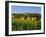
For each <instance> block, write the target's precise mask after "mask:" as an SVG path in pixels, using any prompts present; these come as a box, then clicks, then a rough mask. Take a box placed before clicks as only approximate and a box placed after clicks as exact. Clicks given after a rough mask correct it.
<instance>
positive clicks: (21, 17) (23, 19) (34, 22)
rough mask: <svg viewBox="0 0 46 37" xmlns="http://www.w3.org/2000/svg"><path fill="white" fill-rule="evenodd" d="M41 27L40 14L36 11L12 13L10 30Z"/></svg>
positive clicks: (37, 28)
mask: <svg viewBox="0 0 46 37" xmlns="http://www.w3.org/2000/svg"><path fill="white" fill-rule="evenodd" d="M39 29H41V15H40V14H36V13H24V14H12V31H23V30H39Z"/></svg>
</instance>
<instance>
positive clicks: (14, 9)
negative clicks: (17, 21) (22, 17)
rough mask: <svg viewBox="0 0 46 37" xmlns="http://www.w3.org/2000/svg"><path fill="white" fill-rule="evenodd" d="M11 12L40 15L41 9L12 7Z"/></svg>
mask: <svg viewBox="0 0 46 37" xmlns="http://www.w3.org/2000/svg"><path fill="white" fill-rule="evenodd" d="M11 11H12V13H39V14H41V7H35V6H16V5H12V7H11Z"/></svg>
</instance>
